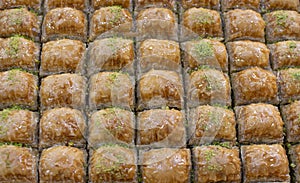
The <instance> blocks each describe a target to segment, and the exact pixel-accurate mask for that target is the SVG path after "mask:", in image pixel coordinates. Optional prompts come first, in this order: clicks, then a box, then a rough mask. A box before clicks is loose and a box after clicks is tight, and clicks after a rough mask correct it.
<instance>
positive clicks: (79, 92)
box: [40, 74, 86, 110]
mask: <svg viewBox="0 0 300 183" xmlns="http://www.w3.org/2000/svg"><path fill="white" fill-rule="evenodd" d="M85 91H86V79H85V78H84V77H83V76H80V75H77V74H60V75H52V76H48V77H46V78H44V79H42V83H41V90H40V100H41V108H42V110H44V109H51V108H55V107H71V108H75V109H84V108H85Z"/></svg>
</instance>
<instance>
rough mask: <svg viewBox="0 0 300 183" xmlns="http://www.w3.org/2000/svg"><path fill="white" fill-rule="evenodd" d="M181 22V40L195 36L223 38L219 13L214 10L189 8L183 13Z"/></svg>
mask: <svg viewBox="0 0 300 183" xmlns="http://www.w3.org/2000/svg"><path fill="white" fill-rule="evenodd" d="M181 24H182V27H181V40H182V41H186V40H189V39H192V38H194V37H195V36H196V37H199V36H200V37H214V38H217V39H220V40H222V39H223V30H222V21H221V17H220V13H219V12H217V11H215V10H209V9H204V8H190V9H188V10H187V11H185V12H184V13H183V17H182V22H181ZM191 36H192V37H191Z"/></svg>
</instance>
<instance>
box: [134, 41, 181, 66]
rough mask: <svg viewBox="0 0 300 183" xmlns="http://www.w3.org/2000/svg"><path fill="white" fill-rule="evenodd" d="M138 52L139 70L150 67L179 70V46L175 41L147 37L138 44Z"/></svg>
mask: <svg viewBox="0 0 300 183" xmlns="http://www.w3.org/2000/svg"><path fill="white" fill-rule="evenodd" d="M138 52H139V53H138V60H139V61H138V67H139V69H140V72H147V71H149V70H151V69H162V70H173V71H177V72H179V71H180V68H181V61H180V48H179V44H178V43H177V42H175V41H170V40H157V39H147V40H145V41H143V42H142V43H141V44H140V47H139V50H138Z"/></svg>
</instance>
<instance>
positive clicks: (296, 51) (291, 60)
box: [268, 41, 300, 70]
mask: <svg viewBox="0 0 300 183" xmlns="http://www.w3.org/2000/svg"><path fill="white" fill-rule="evenodd" d="M268 46H269V48H270V50H271V54H270V58H271V62H272V65H273V69H274V70H277V69H283V68H287V67H299V66H300V41H283V42H278V43H275V44H270V45H268Z"/></svg>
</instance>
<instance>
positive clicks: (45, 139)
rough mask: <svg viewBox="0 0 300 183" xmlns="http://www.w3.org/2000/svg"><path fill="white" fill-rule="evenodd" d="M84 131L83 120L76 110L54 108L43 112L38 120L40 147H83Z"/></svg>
mask: <svg viewBox="0 0 300 183" xmlns="http://www.w3.org/2000/svg"><path fill="white" fill-rule="evenodd" d="M85 129H86V124H85V118H84V116H83V114H82V113H81V112H80V111H78V110H77V109H71V108H56V109H50V110H47V111H44V112H43V114H42V117H41V120H40V131H39V133H40V143H39V144H40V147H41V148H45V147H51V146H54V145H72V146H76V147H83V146H84V145H85V139H84V136H85Z"/></svg>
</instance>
